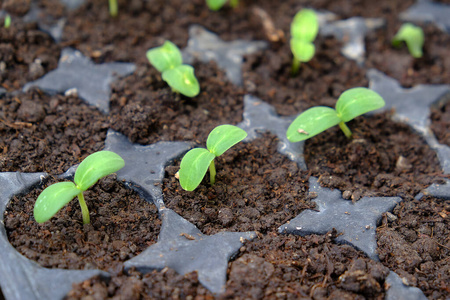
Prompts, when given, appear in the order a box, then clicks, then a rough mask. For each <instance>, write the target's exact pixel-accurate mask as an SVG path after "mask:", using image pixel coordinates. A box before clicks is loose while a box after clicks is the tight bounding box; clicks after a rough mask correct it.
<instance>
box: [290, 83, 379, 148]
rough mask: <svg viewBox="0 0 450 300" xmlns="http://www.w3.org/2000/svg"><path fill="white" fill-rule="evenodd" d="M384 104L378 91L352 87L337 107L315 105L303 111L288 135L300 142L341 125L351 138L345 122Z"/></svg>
mask: <svg viewBox="0 0 450 300" xmlns="http://www.w3.org/2000/svg"><path fill="white" fill-rule="evenodd" d="M384 105H385V102H384V100H383V98H381V96H380V95H378V94H377V93H376V92H374V91H372V90H369V89H367V88H363V87H356V88H352V89H349V90H347V91H345V92H343V93H342V94H341V96H340V97H339V99H338V101H337V102H336V109H333V108H331V107H327V106H315V107H311V108H309V109H307V110H305V111H304V112H302V113H301V114H300V115H299V116H298V117H297V118H296V119H295V120H294V121H293V122H292V123H291V125H290V126H289V128H288V130H287V132H286V137H287V139H288V140H289V141H291V142H300V141H303V140H307V139H309V138H312V137H313V136H315V135H317V134H319V133H321V132H323V131H325V130H327V129H329V128H331V127H333V126H336V125H339V127H340V128H341V130H342V131H343V132H344V134H345V136H346V137H347V138H349V139H350V138H351V137H352V132H351V131H350V129H349V128H348V126H347V125H346V124H345V123H346V122H348V121H350V120H353V119H354V118H356V117H357V116H360V115H362V114H365V113H367V112H369V111H373V110H376V109H379V108H381V107H383V106H384Z"/></svg>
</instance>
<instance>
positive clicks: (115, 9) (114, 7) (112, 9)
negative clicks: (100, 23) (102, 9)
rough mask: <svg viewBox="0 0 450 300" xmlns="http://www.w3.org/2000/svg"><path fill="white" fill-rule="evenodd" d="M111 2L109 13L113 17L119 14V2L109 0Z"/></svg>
mask: <svg viewBox="0 0 450 300" xmlns="http://www.w3.org/2000/svg"><path fill="white" fill-rule="evenodd" d="M108 2H109V14H110V15H111V17H117V15H118V14H119V6H118V4H117V0H108Z"/></svg>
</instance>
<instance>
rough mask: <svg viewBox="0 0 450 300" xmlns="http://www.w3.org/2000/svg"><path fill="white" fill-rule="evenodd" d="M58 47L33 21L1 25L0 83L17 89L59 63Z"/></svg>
mask: <svg viewBox="0 0 450 300" xmlns="http://www.w3.org/2000/svg"><path fill="white" fill-rule="evenodd" d="M60 51H61V46H60V45H57V44H55V43H54V41H53V40H52V38H51V37H50V36H49V35H47V34H46V33H44V32H42V31H40V30H38V29H37V25H36V24H34V23H33V24H23V23H20V22H14V24H13V25H12V26H11V27H10V28H8V29H6V28H4V27H3V26H1V27H0V86H1V87H3V88H5V89H6V90H8V91H14V90H18V89H20V88H22V87H23V85H24V84H25V83H27V82H28V81H32V80H36V79H38V78H39V77H41V76H43V75H44V74H46V73H47V72H49V71H51V70H53V69H55V68H56V67H57V66H58V60H59V55H60Z"/></svg>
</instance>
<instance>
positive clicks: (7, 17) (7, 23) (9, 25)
mask: <svg viewBox="0 0 450 300" xmlns="http://www.w3.org/2000/svg"><path fill="white" fill-rule="evenodd" d="M3 26H4V27H5V28H6V29H8V28H9V27H11V16H10V15H9V14H7V15H6V17H5V23H4V25H3Z"/></svg>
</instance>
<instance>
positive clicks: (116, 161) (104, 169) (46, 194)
mask: <svg viewBox="0 0 450 300" xmlns="http://www.w3.org/2000/svg"><path fill="white" fill-rule="evenodd" d="M124 166H125V162H124V160H123V159H122V158H121V157H120V156H119V155H118V154H116V153H114V152H111V151H99V152H95V153H93V154H91V155H89V156H88V157H86V158H85V159H84V160H83V161H82V162H81V164H80V165H79V166H78V168H77V170H76V171H75V177H74V182H75V183H73V182H70V181H67V182H58V183H55V184H52V185H50V186H48V187H47V188H46V189H44V190H43V191H42V192H41V194H40V195H39V196H38V198H37V200H36V203H35V204H34V219H35V220H36V222H38V223H43V222H45V221H48V220H49V219H50V218H52V217H53V216H54V215H55V214H56V213H57V212H58V211H59V210H60V209H61V208H63V207H64V206H65V205H66V204H67V203H69V202H70V201H72V199H73V198H75V197H76V196H78V201H79V203H80V207H81V213H82V215H83V224H89V223H90V218H89V210H88V207H87V205H86V202H85V201H84V196H83V192H84V191H86V190H87V189H88V188H90V187H91V186H93V185H94V184H95V183H96V182H97V181H98V180H99V179H101V178H103V177H105V176H107V175H110V174H112V173H114V172H117V171H118V170H120V169H122V168H123V167H124Z"/></svg>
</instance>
